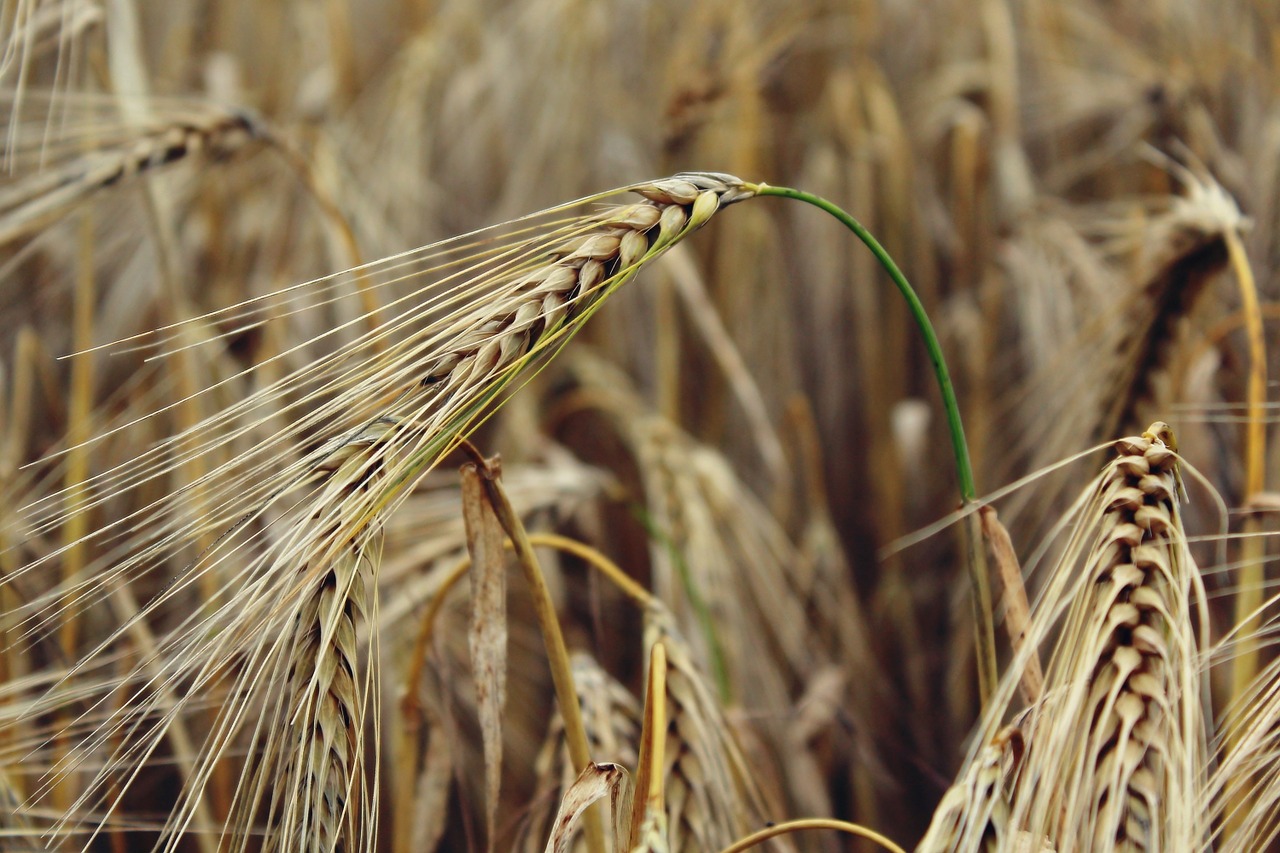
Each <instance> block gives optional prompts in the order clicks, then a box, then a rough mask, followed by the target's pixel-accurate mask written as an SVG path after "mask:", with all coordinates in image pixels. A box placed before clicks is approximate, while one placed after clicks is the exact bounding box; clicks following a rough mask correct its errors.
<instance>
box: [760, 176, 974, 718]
mask: <svg viewBox="0 0 1280 853" xmlns="http://www.w3.org/2000/svg"><path fill="white" fill-rule="evenodd" d="M747 188H748V189H751V190H754V192H755V194H756V195H758V196H777V197H778V198H790V199H795V200H796V201H803V202H804V203H806V204H811V205H813V206H814V207H816V208H818V209H819V210H823V211H825V212H827V213H829V214H830V215H832V216H834V217H835V218H836V219H838V220H839V221H840V222H841V224H843V225H844V226H845V227H846V228H848V229H849V230H850V231H852V232H853V233H854V235H855V236H857V238H858V239H859V240H861V241H862V242H863V244H865V245H866V247H867V248H868V249H870V250H871V254H873V255H875V257H876V260H877V261H879V262H880V266H882V267H884V269H885V272H887V273H888V274H889V277H890V278H891V279H893V283H894V284H895V285H897V288H898V291H899V292H900V293H901V294H902V296H903V298H904V299H906V300H907V306H908V307H909V308H910V309H911V316H912V318H913V319H914V320H915V323H916V327H917V328H918V329H919V330H920V335H921V337H922V338H924V345H925V349H926V350H928V352H929V361H931V362H932V363H933V373H934V376H935V377H936V378H937V380H938V390H939V391H940V392H941V394H942V405H943V408H944V409H945V410H946V414H947V428H948V429H949V430H950V433H951V451H952V453H953V454H954V456H955V462H956V477H957V479H958V480H959V482H960V499H961V503H962V504H963V505H965V506H968V505H970V504H973V503H975V502H976V501H977V497H978V493H977V488H976V487H975V486H974V479H973V465H972V463H971V462H970V461H969V445H968V443H967V442H966V441H965V438H964V424H963V422H962V421H961V420H960V405H959V403H957V402H956V391H955V387H954V386H953V385H952V383H951V374H950V372H948V370H947V362H946V359H945V358H944V357H943V355H942V347H941V345H940V344H939V343H938V336H937V334H936V333H935V332H934V331H933V324H932V323H931V322H930V321H929V315H928V313H926V311H925V310H924V304H923V303H921V301H920V297H919V296H917V295H916V292H915V289H914V288H912V287H911V283H910V282H908V281H907V277H906V276H905V275H903V273H902V270H900V269H899V268H898V265H897V264H896V263H895V262H894V260H893V258H892V257H890V255H889V253H888V252H887V251H885V248H884V247H883V246H881V245H880V242H879V241H878V240H876V238H875V237H873V236H872V235H871V232H870V231H868V230H867V229H866V228H865V227H863V225H862V223H861V222H859V221H858V220H856V219H854V218H853V217H852V216H850V215H849V214H848V213H846V212H845V211H844V210H842V209H841V208H840V207H838V206H837V205H835V204H833V203H832V202H830V201H827V200H826V199H825V198H822V197H820V196H816V195H813V194H812V193H807V192H804V191H803V190H797V189H792V188H790V187H771V186H769V185H768V184H754V185H753V184H748V185H747ZM971 517H973V518H976V516H971ZM966 531H967V536H966V538H967V539H968V540H969V541H968V543H967V548H966V550H967V553H968V559H967V561H966V562H967V563H968V564H969V574H970V581H971V582H972V584H973V593H974V617H975V619H976V621H977V626H976V627H977V634H976V637H975V642H976V644H977V652H978V683H979V689H980V693H981V696H982V701H983V704H984V705H985V704H986V700H987V697H988V696H990V695H991V693H992V692H993V691H994V689H995V684H996V657H995V625H994V621H993V616H992V605H991V584H990V580H989V579H988V576H987V570H986V559H985V557H986V555H985V552H984V551H983V549H982V542H981V539H980V538H978V534H977V530H976V525H967V526H966Z"/></svg>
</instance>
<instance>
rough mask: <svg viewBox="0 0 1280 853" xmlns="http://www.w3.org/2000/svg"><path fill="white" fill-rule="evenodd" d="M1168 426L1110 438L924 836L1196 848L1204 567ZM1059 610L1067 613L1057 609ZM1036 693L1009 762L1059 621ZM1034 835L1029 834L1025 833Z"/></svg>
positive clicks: (1201, 834)
mask: <svg viewBox="0 0 1280 853" xmlns="http://www.w3.org/2000/svg"><path fill="white" fill-rule="evenodd" d="M1167 429H1168V428H1167V427H1166V426H1165V425H1163V424H1153V425H1152V427H1151V428H1150V429H1149V430H1148V431H1147V432H1146V433H1144V434H1143V435H1141V436H1134V437H1130V438H1124V439H1121V440H1119V441H1118V442H1116V444H1115V450H1116V456H1115V458H1114V459H1113V460H1112V461H1111V462H1110V463H1109V464H1108V465H1107V467H1106V468H1105V469H1104V471H1103V473H1102V475H1101V476H1100V477H1099V478H1098V480H1096V481H1095V483H1094V484H1093V485H1091V486H1090V488H1089V490H1088V491H1087V492H1086V493H1085V494H1084V495H1083V496H1082V498H1081V499H1080V500H1079V501H1078V502H1077V504H1076V507H1075V511H1074V513H1073V515H1071V516H1069V517H1067V518H1066V519H1064V522H1063V529H1068V530H1074V532H1073V533H1072V536H1071V539H1070V541H1069V542H1068V543H1067V545H1066V547H1065V549H1064V550H1063V554H1062V557H1061V558H1060V560H1059V561H1058V563H1057V565H1056V566H1055V567H1054V569H1053V571H1052V574H1051V576H1050V577H1049V578H1048V580H1047V583H1046V585H1045V588H1044V591H1043V592H1042V594H1041V596H1040V599H1039V601H1038V602H1037V604H1036V607H1035V610H1034V611H1033V613H1032V617H1031V620H1030V622H1029V624H1028V627H1027V643H1028V647H1027V648H1026V649H1024V650H1023V651H1022V652H1020V653H1019V654H1018V655H1016V656H1015V660H1014V662H1013V665H1012V666H1011V667H1010V668H1009V670H1008V672H1006V673H1005V675H1004V678H1003V680H1002V681H1001V684H1000V687H999V690H998V691H997V694H996V697H995V701H994V702H993V703H992V705H991V707H989V708H988V709H987V712H986V715H985V717H984V721H983V726H982V729H981V731H980V733H979V735H978V737H979V738H980V739H981V740H980V741H979V742H980V743H982V744H985V745H988V746H987V747H986V748H983V749H981V750H977V751H975V752H974V753H973V754H971V756H970V759H969V762H968V764H967V766H966V768H965V769H964V770H962V771H961V780H962V781H961V782H960V783H958V784H957V786H956V787H955V788H953V789H952V792H951V793H949V794H948V795H947V798H946V799H944V801H943V804H942V806H940V807H939V810H938V812H937V813H936V814H935V818H934V826H933V828H932V829H931V832H930V836H929V839H928V840H929V842H930V844H929V845H926V846H922V847H921V848H920V849H922V850H931V851H932V850H973V849H981V847H980V846H978V847H975V845H984V844H985V845H990V847H989V848H988V849H995V850H1002V851H1003V850H1024V849H1031V850H1039V849H1043V848H1049V849H1053V850H1056V851H1059V853H1067V851H1110V850H1125V851H1138V850H1152V851H1154V850H1198V849H1200V848H1201V846H1202V845H1203V843H1204V842H1205V840H1206V838H1207V830H1208V820H1207V818H1206V816H1205V815H1204V814H1203V813H1202V810H1200V809H1198V808H1197V807H1196V803H1197V798H1198V796H1199V794H1200V791H1201V789H1202V787H1203V776H1204V772H1205V765H1206V753H1207V747H1206V719H1205V717H1206V714H1205V710H1204V707H1203V700H1204V695H1203V692H1202V683H1201V673H1202V671H1203V669H1204V664H1205V661H1204V657H1203V654H1202V650H1201V648H1200V645H1199V642H1198V640H1197V633H1199V636H1201V637H1203V636H1204V632H1205V631H1206V630H1207V628H1206V626H1205V625H1204V624H1203V623H1202V622H1201V621H1199V620H1198V619H1197V617H1196V614H1197V611H1196V609H1195V608H1194V607H1193V603H1194V601H1195V600H1196V599H1199V600H1200V602H1201V603H1202V602H1203V589H1202V588H1201V585H1200V576H1199V572H1198V570H1197V568H1196V566H1195V563H1194V561H1193V560H1192V558H1191V555H1190V553H1189V551H1188V549H1187V545H1186V537H1185V534H1184V532H1183V529H1182V518H1181V515H1180V513H1179V510H1178V505H1179V504H1178V498H1177V488H1178V485H1177V480H1176V466H1177V465H1178V456H1177V454H1176V453H1174V452H1173V451H1172V450H1171V449H1170V448H1169V446H1168V445H1167V444H1166V440H1167V439H1168V438H1169V434H1168V432H1167ZM1064 614H1065V618H1064ZM1060 622H1061V623H1062V625H1061V629H1060V631H1058V634H1057V640H1056V643H1055V646H1054V650H1053V654H1052V656H1051V658H1050V661H1049V665H1048V667H1047V670H1046V673H1045V681H1044V691H1043V694H1042V698H1041V699H1040V700H1039V702H1037V703H1036V704H1035V705H1034V706H1033V707H1032V708H1030V709H1029V710H1028V712H1027V713H1026V715H1025V717H1024V722H1023V723H1022V724H1020V730H1021V737H1022V740H1023V741H1025V745H1026V748H1025V751H1024V753H1023V755H1022V758H1021V761H1020V762H1018V764H1017V768H1016V770H1014V771H1013V772H1003V771H1000V766H999V764H998V762H995V761H993V757H994V754H993V753H992V752H991V747H990V746H989V745H991V744H995V743H998V742H999V738H998V737H997V732H999V731H1000V729H1001V728H1002V727H1003V725H1004V721H1005V720H1006V719H1007V716H1008V714H1009V712H1010V711H1011V710H1013V708H1014V702H1016V701H1017V695H1018V692H1019V683H1020V682H1021V680H1022V676H1023V671H1024V670H1025V669H1026V667H1027V666H1028V665H1029V660H1030V658H1031V656H1032V655H1033V653H1034V650H1035V646H1036V645H1037V644H1040V643H1044V642H1046V641H1047V640H1048V639H1050V638H1051V637H1053V636H1054V632H1055V630H1058V629H1057V626H1058V624H1059V623H1060ZM1027 845H1029V847H1028V846H1027Z"/></svg>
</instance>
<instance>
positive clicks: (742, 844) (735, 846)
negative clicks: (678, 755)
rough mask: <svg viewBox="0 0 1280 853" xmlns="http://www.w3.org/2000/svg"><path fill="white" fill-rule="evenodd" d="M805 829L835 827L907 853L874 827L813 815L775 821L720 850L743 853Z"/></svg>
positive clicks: (727, 852)
mask: <svg viewBox="0 0 1280 853" xmlns="http://www.w3.org/2000/svg"><path fill="white" fill-rule="evenodd" d="M803 829H834V830H836V831H837V832H845V833H848V834H849V835H856V836H858V837H859V838H866V839H869V840H871V841H874V842H875V843H876V844H879V845H880V846H881V847H883V848H884V849H885V850H891V851H893V853H906V851H905V850H903V849H902V848H901V847H899V846H898V845H897V844H894V843H893V842H892V841H891V840H889V839H888V838H886V837H884V836H883V835H881V834H880V833H878V832H876V831H875V830H874V829H867V828H866V827H865V826H859V825H858V824H856V823H849V822H848V821H843V820H833V819H831V818H824V817H811V818H805V819H803V820H789V821H786V822H785V823H775V824H774V825H773V826H766V827H765V828H764V829H762V830H760V831H758V832H753V833H751V834H750V835H748V836H747V837H746V838H740V839H738V840H737V841H735V842H733V843H732V844H730V845H729V846H728V847H726V848H724V849H723V850H721V851H720V853H742V851H743V850H748V849H750V848H752V847H755V846H756V845H757V844H759V843H760V842H762V841H768V840H769V839H770V838H774V837H776V836H779V835H782V834H784V833H789V832H799V831H800V830H803Z"/></svg>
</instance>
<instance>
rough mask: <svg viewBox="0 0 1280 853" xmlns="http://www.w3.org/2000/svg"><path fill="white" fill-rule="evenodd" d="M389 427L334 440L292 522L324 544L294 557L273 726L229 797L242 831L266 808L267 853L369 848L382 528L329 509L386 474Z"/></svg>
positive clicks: (355, 498)
mask: <svg viewBox="0 0 1280 853" xmlns="http://www.w3.org/2000/svg"><path fill="white" fill-rule="evenodd" d="M395 429H396V426H395V424H394V423H392V422H388V421H379V422H375V423H373V424H370V425H369V426H367V427H366V428H365V430H364V431H363V432H361V433H360V434H359V435H357V436H354V437H352V438H350V439H348V440H346V441H344V442H343V443H342V444H340V445H338V446H337V447H336V448H335V450H334V452H333V453H331V454H330V455H329V456H328V457H327V459H326V461H325V463H324V464H323V465H322V466H320V467H319V469H318V470H317V475H318V476H320V477H322V478H324V480H325V482H324V483H323V485H322V487H321V491H320V495H319V497H318V499H317V500H316V502H315V504H314V509H313V511H312V512H311V513H310V515H311V518H310V519H304V520H303V521H302V522H301V524H302V525H306V524H307V523H308V521H309V522H310V523H311V524H312V526H313V527H314V529H315V531H316V532H315V536H317V537H320V538H321V539H324V540H326V541H317V542H316V543H315V544H314V546H312V547H310V548H309V549H308V550H306V551H303V552H302V553H305V554H307V555H308V557H309V559H308V561H307V564H306V565H305V566H303V568H302V570H301V571H300V572H299V577H300V582H301V584H302V585H303V587H302V589H301V591H300V593H299V599H298V604H297V605H296V609H295V610H294V617H293V620H292V631H293V635H292V637H291V638H290V639H289V640H288V641H287V642H286V643H283V644H281V649H280V652H281V653H280V654H277V655H275V656H273V660H272V665H271V667H270V671H271V673H272V676H274V677H281V676H282V680H283V685H282V687H280V688H278V689H279V691H280V692H279V693H278V694H277V696H278V698H277V700H276V704H275V708H274V712H269V716H271V717H272V720H273V722H274V724H275V725H274V727H272V728H271V729H269V730H268V731H267V733H266V734H265V735H264V742H263V749H262V752H261V754H260V756H259V757H258V761H257V762H256V765H254V764H251V766H250V767H249V768H246V776H245V777H243V778H242V782H241V787H240V788H239V789H238V790H237V794H236V796H237V807H238V808H237V815H238V818H236V823H237V825H236V826H235V827H234V828H235V829H236V830H237V831H240V832H244V831H246V830H247V829H248V827H249V826H250V824H251V821H252V819H253V815H254V813H255V812H256V810H257V806H258V804H259V803H260V802H262V801H264V800H265V801H266V802H267V821H268V823H267V827H266V829H265V831H264V834H263V841H262V850H263V851H265V853H274V851H291V853H292V851H307V853H311V851H314V853H333V851H347V853H354V851H362V850H370V849H372V845H373V842H374V839H375V837H376V829H377V826H376V816H377V795H376V788H375V789H373V790H370V789H369V786H368V773H369V768H368V767H367V760H368V758H369V756H372V755H376V745H374V744H370V743H368V742H367V741H368V739H369V737H370V732H369V731H368V729H369V728H370V726H374V727H375V728H374V737H375V740H376V717H377V715H376V709H371V708H370V702H371V701H373V700H374V699H375V697H376V685H375V684H374V683H373V682H374V679H373V677H372V674H371V673H369V672H368V670H367V666H368V665H367V664H366V663H365V662H364V661H363V660H362V655H361V649H360V642H361V641H360V635H361V632H362V629H363V626H364V625H365V624H366V623H368V622H369V621H370V619H371V618H372V614H371V612H370V611H371V608H370V605H369V598H368V596H369V589H370V588H371V586H372V584H373V581H374V576H375V575H376V572H377V567H378V564H379V562H380V560H381V551H382V531H381V527H380V522H379V521H378V518H377V516H375V517H374V518H373V519H372V520H371V521H370V520H363V521H362V520H361V519H359V518H358V513H357V518H356V519H355V520H354V522H352V521H348V520H347V519H344V518H343V517H342V516H341V515H336V516H335V514H334V513H333V510H335V509H338V510H339V511H341V510H342V509H343V508H344V507H346V508H350V507H358V506H361V505H362V503H363V501H364V500H365V496H366V495H368V494H370V493H373V492H376V486H377V485H378V484H379V483H380V482H382V481H383V480H384V478H385V474H384V472H383V471H382V469H381V458H380V454H379V446H380V444H381V443H382V442H384V441H387V440H391V439H392V436H393V434H394V431H395ZM344 522H346V523H344ZM372 636H373V633H372V632H371V633H370V637H372ZM370 654H372V652H370ZM268 689H273V688H271V687H268Z"/></svg>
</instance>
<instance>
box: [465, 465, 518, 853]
mask: <svg viewBox="0 0 1280 853" xmlns="http://www.w3.org/2000/svg"><path fill="white" fill-rule="evenodd" d="M483 476H484V475H483V474H481V473H480V471H479V470H478V469H477V467H476V466H475V465H474V464H467V465H464V466H462V517H463V521H465V522H466V526H467V550H468V551H470V552H471V630H470V631H469V632H468V635H467V639H468V641H469V644H470V646H471V675H472V678H473V679H474V681H475V689H476V710H477V714H478V715H479V717H480V731H481V733H482V735H483V739H484V779H485V819H486V820H485V822H486V826H487V828H488V849H489V850H493V849H494V841H495V838H494V836H495V835H496V834H497V812H498V793H499V791H500V789H501V787H502V706H503V705H504V704H505V703H506V698H507V696H506V693H507V580H506V579H507V575H506V554H505V552H504V551H503V547H502V546H503V541H504V540H503V533H502V525H501V524H499V522H498V517H497V515H495V514H494V511H493V507H492V506H491V505H490V504H489V499H488V497H487V495H486V493H485V488H484V481H483Z"/></svg>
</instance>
